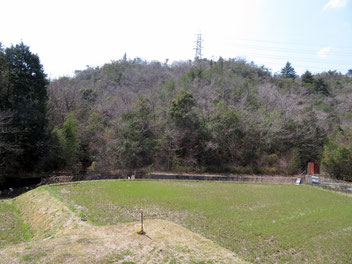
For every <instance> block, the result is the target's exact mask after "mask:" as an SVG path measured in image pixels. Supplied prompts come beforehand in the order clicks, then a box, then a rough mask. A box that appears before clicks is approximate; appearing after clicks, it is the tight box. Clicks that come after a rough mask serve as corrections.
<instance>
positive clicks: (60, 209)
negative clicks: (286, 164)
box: [0, 180, 352, 264]
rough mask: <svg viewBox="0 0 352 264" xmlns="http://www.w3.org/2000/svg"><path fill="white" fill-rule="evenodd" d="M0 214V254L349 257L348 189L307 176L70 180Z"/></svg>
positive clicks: (217, 259) (31, 258)
mask: <svg viewBox="0 0 352 264" xmlns="http://www.w3.org/2000/svg"><path fill="white" fill-rule="evenodd" d="M141 209H143V211H144V215H145V218H146V220H145V229H146V232H147V235H146V236H140V235H137V234H136V232H135V224H136V223H137V221H138V220H139V217H140V210H141ZM0 214H1V216H2V217H1V219H0V228H1V235H0V263H125V264H127V263H244V262H252V263H352V253H351V248H352V221H351V219H352V197H351V196H347V195H343V194H339V193H335V192H331V191H326V190H321V189H316V188H314V187H310V186H296V185H291V184H263V183H261V184H256V183H233V182H226V183H225V182H206V181H201V182H197V181H127V180H126V181H124V180H106V181H90V182H76V183H71V184H63V185H49V186H42V187H39V188H37V189H35V190H33V191H30V192H28V193H26V194H23V195H21V196H19V197H17V198H15V199H12V200H5V201H1V202H0Z"/></svg>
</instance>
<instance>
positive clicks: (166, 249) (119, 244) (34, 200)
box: [0, 188, 245, 263]
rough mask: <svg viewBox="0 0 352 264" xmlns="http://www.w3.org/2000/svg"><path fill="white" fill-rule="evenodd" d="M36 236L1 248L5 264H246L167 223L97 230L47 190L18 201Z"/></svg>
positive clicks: (223, 250)
mask: <svg viewBox="0 0 352 264" xmlns="http://www.w3.org/2000/svg"><path fill="white" fill-rule="evenodd" d="M15 201H16V203H17V204H18V206H19V207H20V208H21V211H22V215H23V218H24V221H25V222H26V223H28V224H30V226H31V231H32V232H33V235H34V237H33V238H32V239H31V240H29V241H27V242H23V243H20V244H16V245H9V246H6V247H4V248H0V263H124V262H125V263H245V262H244V261H242V260H241V259H239V258H238V257H237V256H236V255H235V254H234V253H233V252H231V251H229V250H227V249H225V248H223V247H220V246H219V245H218V244H216V243H214V242H213V241H211V240H209V239H206V238H204V237H203V236H201V235H199V234H196V233H193V232H191V231H190V230H188V229H186V228H184V227H182V226H180V225H177V224H175V223H172V222H169V221H166V220H160V219H155V220H147V221H146V222H145V227H146V231H147V236H145V235H138V234H136V232H135V224H136V223H123V224H118V225H114V226H102V227H98V226H92V225H90V224H89V223H87V222H84V221H82V220H81V219H80V218H79V217H78V216H77V215H75V213H73V212H72V211H71V210H70V209H69V208H68V207H67V206H66V205H65V204H64V203H63V202H62V201H60V199H59V198H58V197H54V196H53V195H52V194H50V193H49V192H48V191H47V190H46V189H45V188H38V189H35V190H33V191H30V192H27V193H25V194H23V195H21V196H19V197H17V198H16V199H15Z"/></svg>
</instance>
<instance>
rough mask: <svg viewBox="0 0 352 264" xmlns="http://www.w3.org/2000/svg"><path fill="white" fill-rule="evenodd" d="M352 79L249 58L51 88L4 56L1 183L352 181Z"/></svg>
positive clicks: (0, 53) (151, 66)
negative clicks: (219, 177) (129, 176)
mask: <svg viewBox="0 0 352 264" xmlns="http://www.w3.org/2000/svg"><path fill="white" fill-rule="evenodd" d="M351 128H352V70H349V71H348V72H347V73H340V72H336V71H328V72H321V73H317V74H313V73H311V72H310V71H309V70H307V71H306V72H305V73H304V74H303V75H302V76H298V75H297V74H296V73H295V70H294V68H293V66H292V65H291V64H290V63H289V62H288V63H287V64H286V65H283V68H282V71H281V72H280V73H279V74H273V73H271V72H270V71H269V70H268V69H266V68H265V67H264V66H258V65H256V64H254V63H253V62H247V61H245V60H244V59H241V58H235V59H226V60H225V59H222V58H219V59H218V60H216V61H214V60H208V59H201V60H194V61H180V62H174V63H172V64H168V63H161V62H157V61H152V62H148V61H144V60H142V59H140V58H136V59H128V58H127V56H126V55H125V56H124V57H123V58H122V59H121V60H118V61H112V62H110V63H107V64H105V65H103V66H101V67H87V69H85V70H82V71H76V72H75V75H74V76H73V77H60V78H58V79H54V80H48V79H47V77H46V75H45V74H44V69H43V66H42V65H41V64H40V61H39V57H38V56H37V55H35V54H32V53H31V52H30V49H29V47H27V46H25V45H24V44H23V43H21V44H18V45H16V46H11V47H9V48H4V47H1V45H0V168H1V171H0V178H1V177H6V176H8V175H15V174H16V175H19V174H21V173H22V174H26V173H27V174H28V173H32V174H35V173H50V172H67V173H73V174H79V173H86V172H87V171H98V172H103V171H109V172H113V171H118V170H121V169H132V170H137V169H141V168H143V169H145V170H151V171H152V170H163V171H178V172H218V173H221V172H231V173H249V174H251V173H255V174H270V175H274V174H284V175H292V174H298V173H302V172H304V171H305V169H306V167H307V163H308V162H309V161H321V164H322V165H323V169H324V172H325V173H327V174H328V175H329V176H330V177H333V178H338V179H344V180H352V133H351Z"/></svg>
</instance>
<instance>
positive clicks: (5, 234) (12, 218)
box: [0, 200, 32, 248]
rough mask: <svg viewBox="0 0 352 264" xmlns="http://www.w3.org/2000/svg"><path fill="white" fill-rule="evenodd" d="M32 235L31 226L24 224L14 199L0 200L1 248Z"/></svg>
mask: <svg viewBox="0 0 352 264" xmlns="http://www.w3.org/2000/svg"><path fill="white" fill-rule="evenodd" d="M31 237H32V234H31V232H30V230H29V226H28V225H26V224H24V222H23V220H22V218H21V213H20V210H19V209H18V208H17V207H16V204H15V202H14V201H11V200H3V201H0V248H1V247H3V246H6V245H9V244H16V243H19V242H22V241H25V240H28V239H29V238H31Z"/></svg>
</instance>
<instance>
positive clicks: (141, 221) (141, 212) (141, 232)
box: [141, 210, 144, 234]
mask: <svg viewBox="0 0 352 264" xmlns="http://www.w3.org/2000/svg"><path fill="white" fill-rule="evenodd" d="M141 224H142V232H141V234H144V229H143V210H141Z"/></svg>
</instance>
